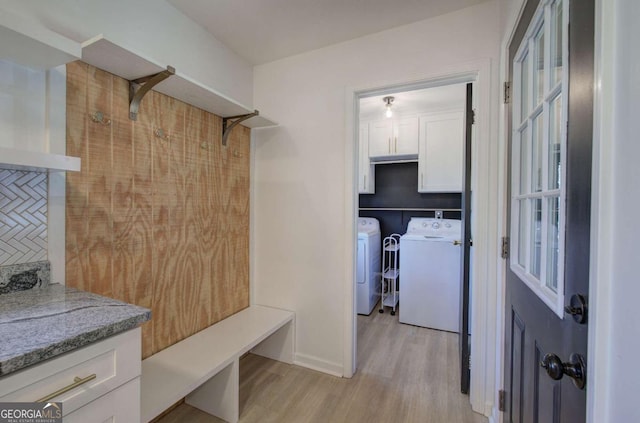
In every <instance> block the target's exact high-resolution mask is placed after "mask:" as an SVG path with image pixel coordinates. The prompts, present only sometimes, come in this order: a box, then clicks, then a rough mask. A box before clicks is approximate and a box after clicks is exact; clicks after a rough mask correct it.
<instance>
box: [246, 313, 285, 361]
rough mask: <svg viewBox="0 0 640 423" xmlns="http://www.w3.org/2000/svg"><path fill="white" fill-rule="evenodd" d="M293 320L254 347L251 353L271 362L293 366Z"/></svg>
mask: <svg viewBox="0 0 640 423" xmlns="http://www.w3.org/2000/svg"><path fill="white" fill-rule="evenodd" d="M294 329H295V328H294V323H293V320H292V321H290V322H288V323H287V324H285V325H284V326H282V327H281V328H280V329H278V330H277V331H275V332H274V333H272V334H271V336H269V337H268V338H267V339H265V340H264V341H262V342H261V343H259V344H258V345H256V346H255V347H254V348H253V349H252V350H251V352H252V353H253V354H257V355H261V356H263V357H267V358H270V359H272V360H277V361H282V362H283V363H288V364H293V334H294Z"/></svg>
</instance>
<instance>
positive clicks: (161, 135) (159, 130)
mask: <svg viewBox="0 0 640 423" xmlns="http://www.w3.org/2000/svg"><path fill="white" fill-rule="evenodd" d="M153 134H154V135H155V136H156V137H157V138H160V139H161V140H162V141H169V134H166V133H165V132H164V129H162V128H157V129H156V130H155V131H153Z"/></svg>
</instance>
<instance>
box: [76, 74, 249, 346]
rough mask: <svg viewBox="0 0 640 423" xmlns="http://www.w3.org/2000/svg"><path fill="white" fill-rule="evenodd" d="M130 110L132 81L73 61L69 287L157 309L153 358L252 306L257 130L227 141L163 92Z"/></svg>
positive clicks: (212, 119)
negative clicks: (252, 174)
mask: <svg viewBox="0 0 640 423" xmlns="http://www.w3.org/2000/svg"><path fill="white" fill-rule="evenodd" d="M98 111H100V112H102V113H103V115H104V118H105V122H106V120H107V119H109V120H111V123H110V124H104V123H98V122H94V121H93V120H92V119H91V117H90V115H92V114H94V113H95V112H98ZM128 115H129V85H128V82H127V81H126V80H124V79H122V78H119V77H116V76H114V75H112V74H109V73H107V72H104V71H102V70H99V69H96V68H95V67H92V66H89V65H87V64H85V63H82V62H75V63H71V64H69V65H67V154H68V155H70V156H77V157H80V158H81V159H82V171H81V172H77V173H74V172H69V173H67V204H66V283H67V286H71V287H76V288H79V289H83V290H86V291H91V292H94V293H97V294H102V295H105V296H108V297H112V298H117V299H120V300H123V301H126V302H129V303H133V304H138V305H140V306H143V307H147V308H150V309H151V310H152V319H151V321H150V322H149V323H146V324H145V325H144V326H143V330H142V334H143V342H142V343H143V347H142V353H143V357H147V356H149V355H151V354H153V353H155V352H157V351H160V350H162V349H164V348H166V347H168V346H170V345H172V344H174V343H176V342H178V341H179V340H181V339H184V338H186V337H188V336H190V335H192V334H193V333H195V332H197V331H199V330H201V329H204V328H206V327H207V326H209V325H211V324H213V323H215V322H217V321H219V320H222V319H223V318H225V317H227V316H229V315H231V314H233V313H236V312H238V311H240V310H242V309H243V308H245V307H247V306H248V305H249V138H250V131H249V129H248V128H245V127H236V129H234V131H233V133H232V135H231V137H230V138H229V144H228V147H226V148H224V147H222V145H221V138H222V136H221V127H222V119H221V118H220V117H218V116H215V115H213V114H210V113H207V112H205V111H203V110H201V109H198V108H195V107H193V106H189V105H187V104H185V103H182V102H180V101H178V100H175V99H173V98H171V97H168V96H165V95H163V94H159V93H156V92H155V91H151V92H149V93H148V94H147V95H146V96H145V98H144V99H143V101H142V104H141V107H140V112H139V114H138V120H137V121H135V122H134V121H131V120H129V117H128ZM158 130H161V131H162V132H164V134H165V137H162V136H157V135H156V132H157V131H158Z"/></svg>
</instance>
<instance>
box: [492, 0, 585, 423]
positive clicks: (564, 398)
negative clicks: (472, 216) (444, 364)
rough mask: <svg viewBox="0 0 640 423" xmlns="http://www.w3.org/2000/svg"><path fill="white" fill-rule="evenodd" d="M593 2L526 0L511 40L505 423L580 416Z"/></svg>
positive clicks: (581, 419) (575, 422) (571, 419)
mask: <svg viewBox="0 0 640 423" xmlns="http://www.w3.org/2000/svg"><path fill="white" fill-rule="evenodd" d="M593 3H594V2H593V0H571V1H569V2H568V4H564V5H563V4H562V2H561V1H560V3H556V4H555V5H554V2H553V1H549V0H529V1H528V2H527V4H526V6H525V10H524V13H523V15H522V17H521V20H520V22H519V24H518V27H517V30H516V32H515V36H514V39H513V41H512V43H511V45H510V47H509V56H510V63H511V68H510V75H511V78H510V80H511V81H512V83H511V90H510V91H511V94H512V95H511V100H510V103H509V117H508V122H509V125H510V128H509V129H510V131H509V134H510V141H509V149H510V151H509V157H510V160H509V163H510V166H509V172H508V173H509V183H508V195H509V197H508V198H509V199H510V202H509V209H508V220H509V228H511V231H510V234H511V247H510V250H511V253H510V257H509V258H508V260H507V266H506V268H507V281H506V284H507V285H506V310H505V319H506V325H505V332H506V333H505V338H506V351H505V354H506V355H505V380H504V389H505V391H506V395H505V413H506V415H505V417H506V419H505V421H507V422H518V423H519V422H543V423H545V422H571V423H581V422H584V421H585V416H586V390H587V389H588V388H589V375H588V369H584V368H581V366H580V363H579V362H580V358H582V359H583V360H585V361H586V358H587V324H588V319H589V318H588V315H587V312H586V309H583V308H581V301H580V300H583V302H584V303H587V302H588V297H587V293H588V290H589V286H588V280H589V231H590V207H591V204H590V203H591V147H592V132H593V131H592V115H593V112H592V110H593V83H594V79H593V59H594V57H593V40H594V4H593ZM558 4H559V5H560V7H557V8H555V9H554V6H558ZM541 5H542V6H543V7H545V6H546V7H547V10H546V11H545V14H543V15H542V16H544V20H545V23H544V25H542V28H544V27H545V25H549V26H551V29H550V30H546V29H545V30H543V32H539V29H538V28H539V27H537V26H536V25H539V18H538V17H539V16H540V15H539V14H538V11H539V10H540V9H539V6H541ZM558 14H560V15H561V17H560V19H557V17H558ZM531 22H533V24H532V25H533V26H530V24H531ZM554 22H555V23H554ZM561 22H564V24H561ZM553 26H555V27H556V28H559V27H561V26H562V27H563V28H565V31H566V32H560V33H558V32H557V31H555V32H554V30H553ZM544 31H547V32H544ZM540 37H542V39H541V38H540ZM527 40H529V41H527ZM567 42H568V49H567V48H566V47H565V49H562V50H564V54H561V52H560V50H561V48H560V46H561V44H564V45H566V44H567ZM540 81H543V82H544V83H540ZM559 81H564V83H562V84H561V82H559ZM545 84H546V85H545ZM523 87H527V88H523ZM558 87H559V88H558ZM538 88H539V89H538ZM538 99H539V100H540V101H539V104H538V101H537V100H538ZM538 119H540V120H538ZM554 260H555V261H554ZM537 281H538V282H537ZM554 288H555V289H556V291H555V292H554ZM559 294H564V296H562V295H559ZM556 300H557V301H556ZM554 301H555V302H554ZM565 307H567V308H566V310H564V309H565ZM581 376H582V377H581ZM585 381H586V382H585ZM582 383H585V386H581V385H582Z"/></svg>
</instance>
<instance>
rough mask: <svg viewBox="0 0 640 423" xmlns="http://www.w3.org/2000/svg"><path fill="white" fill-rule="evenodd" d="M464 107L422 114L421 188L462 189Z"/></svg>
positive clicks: (457, 190) (419, 172)
mask: <svg viewBox="0 0 640 423" xmlns="http://www.w3.org/2000/svg"><path fill="white" fill-rule="evenodd" d="M463 116H464V113H463V112H462V111H456V112H448V113H435V114H428V115H421V116H420V153H419V158H418V192H461V191H462V173H463V163H462V159H463V156H462V153H463V146H464V124H463V123H464V122H463Z"/></svg>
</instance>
